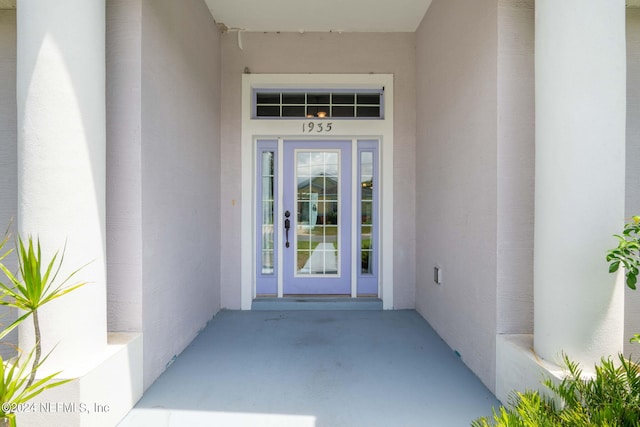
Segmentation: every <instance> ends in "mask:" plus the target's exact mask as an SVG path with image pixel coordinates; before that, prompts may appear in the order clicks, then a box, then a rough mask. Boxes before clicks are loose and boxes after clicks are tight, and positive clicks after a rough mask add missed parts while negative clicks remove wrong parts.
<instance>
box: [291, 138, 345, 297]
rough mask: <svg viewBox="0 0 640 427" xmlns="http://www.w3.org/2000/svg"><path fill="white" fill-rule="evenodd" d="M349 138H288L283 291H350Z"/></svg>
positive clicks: (293, 292)
mask: <svg viewBox="0 0 640 427" xmlns="http://www.w3.org/2000/svg"><path fill="white" fill-rule="evenodd" d="M351 160H352V159H351V141H286V140H285V141H284V165H283V167H284V174H283V179H284V182H283V184H284V185H283V197H282V203H283V206H282V212H284V217H283V218H282V219H281V220H282V224H283V228H282V229H283V231H284V235H283V236H281V239H279V241H280V244H281V250H280V253H281V254H282V256H283V270H284V271H283V291H284V294H285V295H287V294H288V295H296V294H307V295H308V294H316V295H336V294H342V295H348V294H351V272H352V265H351V247H352V245H351V227H352V222H353V220H352V206H351V205H352V202H351V199H352V177H351Z"/></svg>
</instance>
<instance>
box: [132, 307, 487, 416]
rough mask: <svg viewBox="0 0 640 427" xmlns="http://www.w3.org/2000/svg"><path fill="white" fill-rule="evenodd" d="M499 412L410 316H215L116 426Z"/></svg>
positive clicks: (331, 313)
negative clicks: (492, 410)
mask: <svg viewBox="0 0 640 427" xmlns="http://www.w3.org/2000/svg"><path fill="white" fill-rule="evenodd" d="M463 357H464V355H463ZM498 405H499V402H498V401H497V400H496V398H495V397H494V396H493V394H492V393H491V392H490V391H489V390H488V389H487V388H486V387H485V386H484V385H483V384H482V383H481V382H480V380H478V378H477V377H476V376H475V375H474V374H473V373H472V372H471V371H470V370H469V369H468V368H467V367H466V366H465V365H464V364H463V363H462V361H461V360H460V359H459V358H458V356H456V354H455V353H454V352H453V351H452V350H451V349H450V348H449V347H448V346H447V345H446V344H445V343H444V341H442V340H441V339H440V338H439V337H438V335H437V334H436V333H435V332H434V331H433V329H431V327H430V326H429V325H428V324H427V322H426V321H425V320H424V319H423V318H422V317H421V316H420V315H419V314H418V313H417V312H415V311H413V310H402V311H374V310H372V311H362V310H360V311H345V310H333V311H222V312H220V313H218V315H216V317H215V318H214V319H213V320H212V321H211V322H210V323H209V325H208V326H207V327H206V328H205V329H204V330H203V331H202V332H201V333H200V335H199V336H198V337H197V338H196V339H195V340H194V341H193V343H191V345H190V346H189V347H188V348H187V349H185V351H184V352H183V353H182V354H181V355H180V356H179V357H178V358H177V360H176V361H175V362H174V363H173V364H172V365H171V366H170V367H169V368H168V369H167V371H166V372H165V373H164V374H163V375H162V376H160V378H158V380H157V381H156V382H155V383H154V384H153V385H152V386H151V387H150V388H149V389H148V390H147V391H146V393H145V394H144V396H143V397H142V399H141V400H140V401H139V402H138V404H137V405H136V406H135V408H134V409H133V410H132V411H131V412H130V413H129V414H128V415H127V417H126V418H125V419H124V420H123V421H122V422H121V423H120V426H121V427H148V426H154V427H169V426H170V427H182V426H189V427H200V426H207V427H209V426H251V427H262V426H273V427H289V426H291V427H293V426H295V427H341V426H345V427H346V426H349V427H359V426H367V427H374V426H384V427H391V426H394V427H395V426H398V427H401V426H402V427H409V426H420V427H425V426H436V427H447V426H456V427H457V426H468V425H469V424H470V422H471V420H473V419H475V418H477V417H479V416H483V415H490V414H491V408H492V406H498Z"/></svg>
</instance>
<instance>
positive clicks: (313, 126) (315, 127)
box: [302, 122, 333, 133]
mask: <svg viewBox="0 0 640 427" xmlns="http://www.w3.org/2000/svg"><path fill="white" fill-rule="evenodd" d="M331 131H333V123H332V122H306V123H303V124H302V132H303V133H314V132H315V133H330V132H331Z"/></svg>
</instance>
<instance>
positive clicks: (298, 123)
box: [240, 74, 393, 310]
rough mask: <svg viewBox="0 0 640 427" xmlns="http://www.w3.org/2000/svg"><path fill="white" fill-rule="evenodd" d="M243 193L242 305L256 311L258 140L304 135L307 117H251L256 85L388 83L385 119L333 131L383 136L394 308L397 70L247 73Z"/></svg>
mask: <svg viewBox="0 0 640 427" xmlns="http://www.w3.org/2000/svg"><path fill="white" fill-rule="evenodd" d="M242 77H243V78H242V132H241V135H242V136H241V157H242V172H241V173H242V195H241V199H240V201H241V203H240V209H241V224H242V226H241V231H240V238H241V244H240V250H241V257H240V259H241V260H242V261H241V266H240V270H241V273H240V281H241V283H240V286H241V288H240V304H241V308H242V310H250V309H251V303H252V300H253V298H255V277H256V268H255V265H256V263H255V253H256V252H255V250H254V249H255V241H256V239H255V238H256V236H255V221H256V215H255V212H256V211H255V187H254V183H255V171H256V159H255V151H256V150H255V141H256V140H257V139H274V138H275V139H281V138H292V137H293V138H296V137H297V138H302V137H304V136H305V135H304V134H303V133H302V131H301V130H302V129H303V125H304V124H305V123H307V122H309V119H302V120H290V119H287V120H256V119H253V118H252V116H251V111H252V108H251V104H252V92H253V89H254V88H260V89H266V88H283V89H286V88H304V89H313V88H318V89H321V88H325V89H340V88H344V89H379V88H381V87H383V88H384V91H385V95H384V102H385V106H384V118H382V119H381V120H348V119H347V120H344V119H341V120H336V121H334V124H333V127H332V132H331V134H324V135H323V138H324V137H330V138H340V139H353V138H357V139H367V138H369V139H374V138H375V139H378V140H379V141H380V147H379V153H380V184H381V185H380V187H381V188H380V192H379V197H380V229H379V236H380V245H379V248H380V253H379V259H380V264H379V272H378V274H379V276H378V277H379V281H380V284H379V292H378V293H379V296H380V298H381V299H382V305H383V308H384V309H385V310H390V309H393V75H391V74H244V75H243V76H242Z"/></svg>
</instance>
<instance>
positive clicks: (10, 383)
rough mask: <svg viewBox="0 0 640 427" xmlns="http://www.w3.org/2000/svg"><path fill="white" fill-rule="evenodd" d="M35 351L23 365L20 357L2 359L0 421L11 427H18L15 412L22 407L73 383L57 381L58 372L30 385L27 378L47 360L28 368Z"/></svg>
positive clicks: (0, 361) (0, 371) (0, 363)
mask: <svg viewBox="0 0 640 427" xmlns="http://www.w3.org/2000/svg"><path fill="white" fill-rule="evenodd" d="M34 350H35V348H34V349H33V350H31V352H30V353H29V354H28V355H27V358H26V360H25V361H24V362H23V363H21V361H20V356H18V357H17V358H16V359H15V360H13V361H5V360H3V359H2V357H0V379H2V381H0V402H1V404H0V419H2V418H5V419H7V420H8V422H9V426H10V427H16V418H15V415H16V414H15V412H16V410H17V409H18V408H21V405H24V404H26V403H27V402H28V401H29V400H31V399H33V398H34V397H36V396H37V395H39V394H40V393H42V392H43V391H45V390H47V389H49V388H52V387H57V386H60V385H62V384H65V383H67V382H69V381H71V380H70V379H67V380H55V377H56V376H57V375H59V374H60V372H56V373H53V374H50V375H48V376H46V377H44V378H42V379H39V380H38V381H35V382H33V383H28V379H27V378H28V377H29V376H30V373H32V372H34V369H35V370H37V369H38V368H39V367H40V366H41V365H42V363H44V362H45V360H46V359H47V357H46V356H45V358H44V359H43V360H42V361H41V362H40V363H38V364H37V365H35V366H32V367H31V368H28V366H29V365H30V364H31V362H32V360H31V359H32V358H33V356H34Z"/></svg>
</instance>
